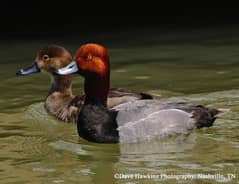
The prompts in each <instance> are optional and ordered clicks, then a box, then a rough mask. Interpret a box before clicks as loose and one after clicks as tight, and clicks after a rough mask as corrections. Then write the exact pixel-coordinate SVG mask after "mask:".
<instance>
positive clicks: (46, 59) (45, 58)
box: [42, 54, 50, 61]
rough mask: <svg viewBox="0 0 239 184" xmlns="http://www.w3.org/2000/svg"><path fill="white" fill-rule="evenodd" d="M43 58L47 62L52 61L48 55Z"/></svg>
mask: <svg viewBox="0 0 239 184" xmlns="http://www.w3.org/2000/svg"><path fill="white" fill-rule="evenodd" d="M42 58H43V60H45V61H48V60H49V59H50V58H49V56H48V55H46V54H45V55H44V56H43V57H42Z"/></svg>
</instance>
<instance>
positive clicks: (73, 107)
mask: <svg viewBox="0 0 239 184" xmlns="http://www.w3.org/2000/svg"><path fill="white" fill-rule="evenodd" d="M71 61H72V56H71V54H70V53H69V52H68V51H67V50H66V49H65V48H63V47H61V46H58V45H49V46H47V47H44V48H42V49H41V50H40V51H39V52H38V53H37V56H36V59H35V62H34V64H33V65H32V66H30V67H27V68H25V69H21V70H20V71H18V72H17V74H18V75H29V74H32V73H37V72H40V71H41V70H42V69H43V70H45V71H47V72H48V73H49V74H50V75H51V86H50V89H49V91H48V95H47V97H46V99H45V109H46V111H47V112H48V113H49V114H51V115H53V116H55V117H56V118H58V119H60V120H63V121H65V122H76V121H77V118H78V116H79V113H80V110H81V107H82V106H83V104H84V99H85V96H84V95H83V96H82V95H78V96H74V95H73V94H72V77H73V76H72V75H65V76H60V75H55V74H53V71H55V70H56V69H58V68H61V67H64V66H66V65H67V64H69V63H70V62H71ZM108 97H109V98H108V100H107V107H108V108H112V107H114V106H116V105H119V104H122V103H126V102H129V101H133V100H139V99H151V98H153V97H152V96H151V95H148V94H145V93H133V92H129V91H127V90H126V89H121V88H112V89H111V90H110V92H109V95H108Z"/></svg>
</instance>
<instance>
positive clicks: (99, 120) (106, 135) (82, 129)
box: [77, 104, 119, 143]
mask: <svg viewBox="0 0 239 184" xmlns="http://www.w3.org/2000/svg"><path fill="white" fill-rule="evenodd" d="M77 129H78V133H79V136H80V137H82V138H84V139H86V140H88V141H93V142H98V143H118V142H119V133H118V131H117V130H116V129H117V123H116V119H115V117H114V115H112V113H110V112H109V111H108V110H107V108H106V107H105V106H104V105H99V104H97V105H95V104H86V105H84V106H83V108H82V109H81V112H80V114H79V117H78V121H77Z"/></svg>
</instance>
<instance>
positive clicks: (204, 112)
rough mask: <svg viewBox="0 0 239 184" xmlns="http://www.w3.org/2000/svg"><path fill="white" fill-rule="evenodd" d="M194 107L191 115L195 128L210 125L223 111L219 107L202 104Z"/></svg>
mask: <svg viewBox="0 0 239 184" xmlns="http://www.w3.org/2000/svg"><path fill="white" fill-rule="evenodd" d="M196 107H197V108H196V109H195V110H194V111H193V117H194V118H195V119H196V127H197V128H203V127H210V126H212V125H213V123H214V121H215V120H216V119H217V117H218V115H219V114H221V113H224V112H225V111H221V110H220V109H209V108H206V107H204V106H202V105H198V106H196Z"/></svg>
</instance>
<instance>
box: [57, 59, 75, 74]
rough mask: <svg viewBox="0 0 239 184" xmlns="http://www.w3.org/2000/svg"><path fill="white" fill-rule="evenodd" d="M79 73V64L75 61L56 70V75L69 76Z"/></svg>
mask: <svg viewBox="0 0 239 184" xmlns="http://www.w3.org/2000/svg"><path fill="white" fill-rule="evenodd" d="M78 71H79V68H78V66H77V63H76V62H75V61H72V62H71V63H70V64H68V65H67V66H66V67H64V68H60V69H57V70H55V71H54V73H56V74H58V75H69V74H74V73H77V72H78Z"/></svg>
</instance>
